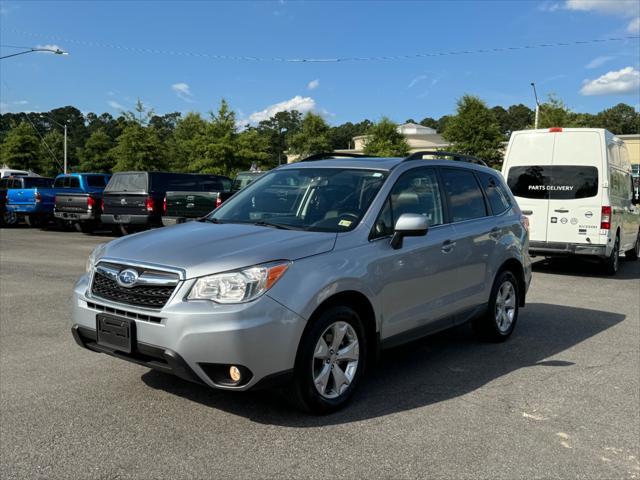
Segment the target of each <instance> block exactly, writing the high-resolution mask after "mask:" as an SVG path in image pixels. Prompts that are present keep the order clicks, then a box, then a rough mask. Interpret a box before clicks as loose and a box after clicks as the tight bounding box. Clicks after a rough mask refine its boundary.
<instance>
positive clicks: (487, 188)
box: [478, 173, 511, 215]
mask: <svg viewBox="0 0 640 480" xmlns="http://www.w3.org/2000/svg"><path fill="white" fill-rule="evenodd" d="M478 176H479V177H480V182H481V183H482V188H483V189H484V193H486V194H487V199H488V200H489V205H491V212H492V213H493V214H494V215H500V214H501V213H502V212H505V211H506V210H508V209H509V208H511V199H510V197H509V194H508V193H507V192H506V191H505V189H504V187H503V186H502V182H500V181H499V180H498V179H497V178H496V177H494V176H493V175H490V174H488V173H480V174H479V175H478Z"/></svg>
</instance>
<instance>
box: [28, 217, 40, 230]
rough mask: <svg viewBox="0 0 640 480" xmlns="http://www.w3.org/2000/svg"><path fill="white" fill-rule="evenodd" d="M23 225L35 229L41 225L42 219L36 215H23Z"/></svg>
mask: <svg viewBox="0 0 640 480" xmlns="http://www.w3.org/2000/svg"><path fill="white" fill-rule="evenodd" d="M24 223H26V224H27V226H28V227H30V228H36V227H39V226H40V225H42V219H41V218H40V217H38V216H37V215H25V216H24Z"/></svg>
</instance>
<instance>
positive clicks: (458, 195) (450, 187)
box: [441, 168, 487, 222]
mask: <svg viewBox="0 0 640 480" xmlns="http://www.w3.org/2000/svg"><path fill="white" fill-rule="evenodd" d="M441 172H442V181H443V183H444V189H445V192H446V194H447V197H448V198H449V207H450V208H449V210H450V211H449V213H450V216H451V221H452V222H462V221H464V220H472V219H474V218H481V217H486V216H487V207H486V205H485V203H484V196H483V195H482V190H480V186H479V185H478V182H477V181H476V176H475V175H474V174H473V172H472V171H470V170H463V169H461V168H443V169H442V170H441Z"/></svg>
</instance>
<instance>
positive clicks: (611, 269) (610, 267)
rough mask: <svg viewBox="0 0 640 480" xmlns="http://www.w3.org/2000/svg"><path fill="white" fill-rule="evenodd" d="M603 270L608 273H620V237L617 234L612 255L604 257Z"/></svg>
mask: <svg viewBox="0 0 640 480" xmlns="http://www.w3.org/2000/svg"><path fill="white" fill-rule="evenodd" d="M602 266H603V270H604V273H605V274H606V275H615V274H616V273H618V267H619V266H620V237H619V236H618V235H616V241H615V243H614V244H613V249H612V250H611V255H609V256H608V257H607V258H605V259H604V262H603V265H602Z"/></svg>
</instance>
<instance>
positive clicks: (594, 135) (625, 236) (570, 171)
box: [502, 128, 640, 275]
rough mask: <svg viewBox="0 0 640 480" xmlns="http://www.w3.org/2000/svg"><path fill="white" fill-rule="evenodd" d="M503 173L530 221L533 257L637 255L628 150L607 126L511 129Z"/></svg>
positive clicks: (639, 237) (637, 213) (639, 216)
mask: <svg viewBox="0 0 640 480" xmlns="http://www.w3.org/2000/svg"><path fill="white" fill-rule="evenodd" d="M502 172H503V174H504V176H505V178H506V179H507V182H508V184H509V187H510V188H511V191H512V192H513V194H514V195H515V197H516V199H517V200H518V203H519V204H520V207H521V208H522V209H523V212H524V213H525V214H526V215H527V216H528V217H529V222H530V224H531V242H530V249H531V253H532V254H533V255H543V256H557V255H581V256H587V257H593V258H597V259H600V261H601V263H602V267H603V270H604V271H605V272H606V273H607V274H610V275H613V274H615V273H616V272H617V271H618V255H619V253H620V252H625V256H626V257H627V258H628V259H632V260H636V259H637V258H638V255H639V254H640V210H639V209H638V206H637V205H638V199H637V197H635V196H634V192H633V177H632V175H631V164H630V162H629V154H628V152H627V149H626V147H625V144H624V142H622V141H621V140H620V139H618V138H617V137H616V136H614V135H613V134H612V133H611V132H608V131H606V130H603V129H595V128H565V129H562V128H551V129H548V130H524V131H518V132H513V134H512V135H511V140H510V141H509V146H508V148H507V153H506V157H505V161H504V166H503V168H502Z"/></svg>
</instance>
